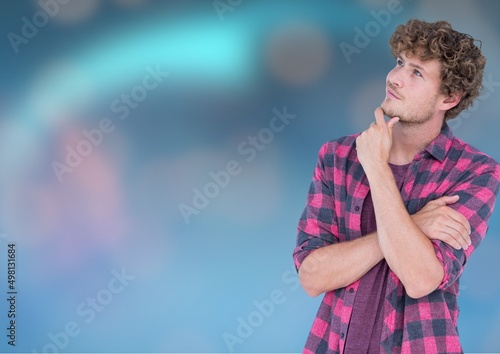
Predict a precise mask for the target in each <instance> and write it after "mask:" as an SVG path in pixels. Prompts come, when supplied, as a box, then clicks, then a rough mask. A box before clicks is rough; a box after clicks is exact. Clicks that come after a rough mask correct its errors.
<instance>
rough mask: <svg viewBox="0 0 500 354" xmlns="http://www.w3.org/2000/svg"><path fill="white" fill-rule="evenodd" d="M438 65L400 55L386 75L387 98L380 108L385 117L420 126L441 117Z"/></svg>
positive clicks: (434, 60)
mask: <svg viewBox="0 0 500 354" xmlns="http://www.w3.org/2000/svg"><path fill="white" fill-rule="evenodd" d="M440 68H441V64H440V62H439V61H438V60H437V59H429V60H426V61H422V60H420V59H418V57H416V56H412V57H407V56H406V55H405V54H401V56H399V57H398V58H396V66H395V68H394V69H392V70H391V71H390V72H389V73H388V74H387V79H386V97H385V99H384V101H383V102H382V104H381V105H380V106H381V107H382V109H383V110H384V113H385V114H386V115H387V116H388V117H399V122H400V123H402V124H405V123H406V124H412V125H420V124H424V123H425V122H427V121H429V120H431V119H433V118H435V119H437V117H438V116H439V115H441V117H442V115H443V114H444V112H443V111H440V108H441V107H440V103H441V102H442V100H443V97H444V96H443V95H442V94H440V93H439V85H440V81H441V78H440Z"/></svg>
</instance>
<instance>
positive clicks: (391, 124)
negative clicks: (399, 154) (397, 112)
mask: <svg viewBox="0 0 500 354" xmlns="http://www.w3.org/2000/svg"><path fill="white" fill-rule="evenodd" d="M397 122H399V117H392V118H391V119H390V120H389V122H387V126H388V127H389V129H391V130H392V128H393V127H394V125H395V124H396V123H397Z"/></svg>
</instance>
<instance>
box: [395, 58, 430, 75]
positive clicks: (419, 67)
mask: <svg viewBox="0 0 500 354" xmlns="http://www.w3.org/2000/svg"><path fill="white" fill-rule="evenodd" d="M398 59H401V60H402V61H404V60H403V58H402V57H401V56H398ZM408 65H409V66H411V67H412V68H415V69H418V70H420V71H423V72H424V73H425V74H427V75H428V74H429V73H428V72H427V70H425V68H424V67H422V66H420V65H418V64H414V63H408Z"/></svg>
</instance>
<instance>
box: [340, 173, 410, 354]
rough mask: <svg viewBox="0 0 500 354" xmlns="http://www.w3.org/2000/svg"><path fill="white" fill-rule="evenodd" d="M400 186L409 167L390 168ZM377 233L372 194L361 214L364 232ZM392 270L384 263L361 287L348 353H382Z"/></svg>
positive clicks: (348, 332)
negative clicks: (385, 307)
mask: <svg viewBox="0 0 500 354" xmlns="http://www.w3.org/2000/svg"><path fill="white" fill-rule="evenodd" d="M390 166H391V169H392V173H393V174H394V178H395V180H396V185H397V186H398V188H399V190H401V188H402V187H403V183H404V177H405V175H406V171H407V170H408V166H409V164H408V165H402V166H398V165H392V164H391V165H390ZM376 229H377V225H376V222H375V212H374V210H373V202H372V196H371V193H368V196H367V197H366V199H365V201H364V204H363V210H362V211H361V232H362V233H363V235H367V234H369V233H371V232H373V231H375V230H376ZM388 275H389V266H388V265H387V262H386V261H385V260H381V261H380V262H379V263H377V265H375V267H373V268H372V269H370V270H369V271H368V273H366V274H365V275H364V276H363V277H362V278H361V281H360V283H359V287H358V294H357V295H356V300H355V301H354V305H353V311H352V315H351V322H350V324H349V328H348V330H347V338H346V342H345V353H347V354H350V353H379V352H380V338H381V334H382V326H383V321H384V319H383V313H382V308H383V304H384V298H383V294H385V288H386V286H387V277H388Z"/></svg>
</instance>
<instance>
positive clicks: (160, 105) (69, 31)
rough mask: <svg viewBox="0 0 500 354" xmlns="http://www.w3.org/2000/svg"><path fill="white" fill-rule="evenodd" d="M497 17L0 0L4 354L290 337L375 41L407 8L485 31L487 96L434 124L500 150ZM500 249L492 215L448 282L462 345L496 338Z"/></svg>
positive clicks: (289, 5) (241, 344)
mask: <svg viewBox="0 0 500 354" xmlns="http://www.w3.org/2000/svg"><path fill="white" fill-rule="evenodd" d="M499 11H500V2H497V1H493V0H492V1H451V0H449V1H439V2H436V1H430V0H427V1H417V0H414V1H405V0H401V1H394V0H373V1H370V0H364V1H352V2H341V1H307V2H306V1H298V0H295V1H290V0H288V1H284V0H282V1H279V0H273V1H269V0H268V1H264V0H260V1H259V0H254V1H238V0H231V1H230V0H221V1H215V2H212V1H195V0H191V1H189V0H184V1H181V0H170V1H152V0H149V1H148V0H114V1H102V0H86V1H70V2H68V1H63V0H59V2H57V1H56V0H40V1H27V0H25V1H2V2H1V3H0V16H1V20H0V29H1V30H0V34H2V36H3V37H2V40H1V41H0V50H1V56H0V60H1V66H0V70H1V80H0V117H1V118H0V169H1V170H0V171H1V172H0V188H1V189H0V233H1V234H0V264H6V257H7V244H8V243H16V247H17V283H16V284H17V285H16V286H17V290H18V295H17V308H16V311H17V322H16V326H17V337H16V346H15V347H12V346H9V345H7V339H6V336H5V334H7V333H6V332H7V331H6V330H5V334H4V333H3V331H4V330H2V335H1V336H0V338H3V339H1V343H0V352H32V351H36V352H230V351H233V352H300V351H301V350H302V348H303V345H304V343H305V340H306V337H307V335H308V331H309V329H310V326H311V324H312V321H313V319H314V316H315V314H316V311H317V308H318V306H319V302H320V301H321V296H320V297H318V298H310V297H308V296H307V295H306V294H305V292H304V291H303V290H302V288H301V287H300V286H299V285H298V279H297V276H296V273H295V270H294V268H293V262H292V250H293V248H294V245H295V235H296V226H297V222H298V219H299V216H300V214H301V212H302V209H303V207H304V205H305V198H306V194H307V190H308V187H309V182H310V179H311V176H312V171H313V168H314V166H315V163H316V159H317V152H318V149H319V147H320V146H321V145H322V144H323V143H324V142H326V141H327V140H330V139H333V138H336V137H339V136H342V135H346V134H352V133H355V132H358V131H361V130H364V129H365V128H366V127H367V126H368V125H369V124H370V122H371V121H372V120H373V110H374V108H375V107H376V106H377V105H378V104H379V103H380V102H381V100H382V99H383V97H384V83H385V75H386V73H387V72H388V71H389V70H390V69H391V68H392V67H393V65H394V60H393V58H392V56H391V54H390V51H389V47H388V44H387V43H388V40H389V38H390V35H391V34H392V32H393V31H394V29H395V28H396V26H397V25H398V24H400V23H404V22H406V21H407V20H408V19H409V18H411V17H418V18H421V19H425V20H429V21H435V20H440V19H444V20H448V21H450V22H451V23H452V25H453V26H454V27H455V28H456V29H458V30H460V31H462V32H467V33H469V34H471V35H472V36H474V37H476V38H478V39H480V40H481V41H482V48H483V51H484V54H485V55H486V57H487V58H488V63H487V68H486V74H485V84H486V85H485V90H484V92H483V94H482V96H481V98H480V100H479V101H477V103H476V104H475V106H474V107H473V108H472V109H471V110H470V111H468V112H463V113H462V114H461V115H460V116H459V117H458V118H456V119H455V120H454V121H452V123H451V124H450V125H451V126H452V128H453V130H454V132H455V134H456V135H457V136H459V137H460V138H462V139H464V140H466V141H468V142H470V143H471V144H472V145H474V146H476V147H477V148H479V149H481V150H483V151H484V152H486V153H488V154H489V155H491V156H492V157H494V158H495V159H497V160H500V152H499V151H500V150H499V149H498V132H499V131H500V120H499V119H498V101H499V99H500V92H499V91H500V90H499V88H500V64H499V63H500V47H499V45H498V43H499V41H500V23H499V22H498V17H497V16H498V15H497V14H498V13H499ZM361 32H362V33H363V34H360V33H361ZM347 49H348V50H347ZM276 115H277V116H278V117H279V116H281V118H280V119H278V120H276V119H274V118H273V117H274V116H276ZM280 122H281V123H280ZM285 122H286V124H285ZM270 128H271V129H270ZM97 129H99V130H97ZM272 129H274V130H272ZM84 132H86V134H87V136H86V135H85V133H84ZM89 136H90V138H89ZM77 154H78V156H77ZM80 155H84V156H80ZM79 156H80V157H79ZM228 163H229V165H228ZM214 176H215V177H214ZM217 183H218V184H217ZM499 249H500V214H499V213H498V211H496V212H495V213H494V215H493V218H492V220H491V223H490V229H489V232H488V234H487V237H486V239H485V241H484V243H483V244H482V246H481V247H479V249H478V250H477V252H476V253H475V254H474V256H473V257H472V258H471V260H470V262H469V264H468V266H467V268H466V271H465V273H464V275H463V277H462V290H461V295H460V301H459V302H460V305H461V315H460V319H459V328H460V334H461V338H462V342H463V346H464V349H465V350H466V351H468V352H500V336H498V334H499V333H500V303H499V302H498V298H499V297H500V282H499V281H498V274H499V273H500V260H499V258H498V255H497V254H498V250H499ZM0 274H1V277H0V280H1V283H0V291H1V292H2V294H5V292H6V291H7V281H6V274H7V269H6V266H2V269H0ZM3 296H4V295H2V297H3ZM8 305H9V304H8V303H7V302H6V301H2V302H0V328H7V327H8V326H9V324H8V318H7V311H8Z"/></svg>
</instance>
